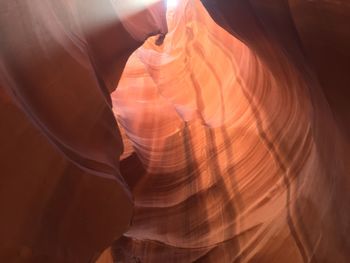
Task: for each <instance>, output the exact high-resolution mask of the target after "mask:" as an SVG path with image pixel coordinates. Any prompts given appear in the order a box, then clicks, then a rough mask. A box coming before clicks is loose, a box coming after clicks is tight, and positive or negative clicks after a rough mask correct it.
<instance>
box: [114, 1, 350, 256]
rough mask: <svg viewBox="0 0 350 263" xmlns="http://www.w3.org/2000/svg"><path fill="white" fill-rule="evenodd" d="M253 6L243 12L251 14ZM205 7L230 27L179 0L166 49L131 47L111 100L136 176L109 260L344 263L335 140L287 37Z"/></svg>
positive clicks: (313, 82)
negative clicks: (125, 224)
mask: <svg viewBox="0 0 350 263" xmlns="http://www.w3.org/2000/svg"><path fill="white" fill-rule="evenodd" d="M204 4H207V5H208V3H206V2H204ZM223 5H224V6H225V8H226V9H227V10H232V7H230V6H229V4H223ZM252 6H253V7H252ZM252 6H251V5H246V4H242V5H241V6H240V7H239V8H240V11H241V12H243V13H244V12H246V11H249V12H250V15H251V17H254V15H252V14H254V7H255V8H258V7H256V6H254V5H252ZM229 8H231V9H229ZM248 8H249V10H248ZM208 10H209V11H212V12H211V15H212V17H214V18H215V19H216V21H217V22H218V23H219V24H220V23H221V25H222V26H223V27H225V28H226V29H227V31H225V30H224V29H222V28H221V27H219V26H218V25H217V24H216V23H215V22H214V21H213V20H212V18H211V17H210V15H209V14H208V13H207V11H206V9H205V8H204V6H203V5H202V4H201V2H199V1H181V3H180V5H179V6H178V7H177V8H176V10H174V11H170V12H169V14H168V23H169V24H168V27H169V33H168V35H167V37H166V40H165V42H164V45H163V46H161V47H157V46H156V45H154V44H153V43H154V40H153V39H151V40H149V41H148V42H146V43H145V44H144V45H143V46H142V47H141V48H140V49H138V50H137V51H136V52H135V53H134V54H133V55H132V56H131V57H130V59H129V61H128V63H127V65H126V68H125V71H124V73H123V75H122V77H121V80H120V82H119V86H118V89H117V90H116V91H115V92H114V93H113V94H112V101H113V106H114V111H115V114H116V116H117V118H118V121H119V123H120V124H121V126H122V127H123V129H124V130H125V132H126V135H127V138H128V139H126V140H130V141H129V142H128V143H130V142H131V144H132V145H133V147H134V149H135V151H136V153H137V155H138V157H139V158H140V160H141V162H142V164H143V166H144V167H145V168H146V170H145V171H142V169H141V170H136V169H135V171H134V174H137V173H142V172H143V175H142V177H141V178H138V179H137V180H136V182H135V180H134V182H133V184H132V186H133V195H134V201H135V211H134V217H133V221H132V226H131V228H130V229H129V230H128V231H127V232H126V233H125V234H124V238H122V239H120V240H119V241H117V242H116V243H115V244H114V246H113V249H112V254H113V255H114V257H115V260H117V261H118V260H120V261H122V262H135V261H136V262H194V261H196V262H346V260H347V257H348V255H347V254H346V252H345V247H347V246H348V245H347V244H346V241H345V240H344V239H343V238H342V237H341V235H342V234H341V233H340V232H341V228H338V227H337V226H336V225H337V221H338V220H339V218H338V217H337V216H334V214H333V213H334V207H333V206H334V203H333V202H334V199H336V198H335V196H336V195H337V194H336V193H335V192H334V189H335V188H334V187H335V184H334V181H335V180H337V179H336V177H338V176H341V175H345V173H344V170H343V167H342V163H341V162H342V160H341V158H342V152H341V149H340V147H338V146H339V145H338V144H339V143H341V142H342V139H341V135H340V134H339V133H338V131H337V128H336V123H335V122H334V120H333V117H332V115H331V112H330V108H329V107H328V105H327V103H326V101H325V99H324V97H323V95H322V90H321V89H320V87H319V84H318V81H317V79H316V78H315V76H314V74H313V73H312V71H311V70H310V69H309V66H308V64H307V63H306V61H305V60H304V58H303V55H302V51H301V50H300V44H299V43H298V41H297V40H296V39H293V38H292V37H294V36H295V35H296V33H295V29H294V28H293V29H294V31H293V30H291V32H286V33H284V35H283V34H280V35H277V34H275V35H274V33H275V32H273V29H274V28H273V27H272V30H271V31H272V32H268V33H270V34H271V35H269V34H265V33H264V31H263V29H262V28H263V27H262V26H261V24H260V23H258V22H256V18H255V17H254V19H250V17H249V16H244V14H243V15H241V16H242V17H241V20H239V17H238V22H241V23H242V22H245V26H246V27H247V30H248V29H250V30H251V31H252V33H251V34H249V33H245V32H244V30H243V29H244V28H243V27H241V28H240V30H242V32H240V31H239V30H237V28H238V26H239V24H238V25H237V24H236V27H237V28H236V30H235V27H230V24H229V23H230V19H229V18H230V17H225V13H224V12H220V3H218V4H217V5H216V6H215V8H212V9H211V8H210V5H209V6H208ZM213 11H214V12H213ZM237 12H238V11H237ZM223 22H225V24H224V23H223ZM236 22H237V21H236ZM283 22H284V21H282V22H281V24H282V26H283ZM290 22H291V21H287V24H288V23H289V24H290ZM229 32H232V33H233V34H234V35H237V36H238V37H239V38H241V39H242V40H243V41H245V42H246V43H247V44H244V43H243V42H241V41H240V40H238V39H237V38H235V37H234V36H233V35H231V34H229ZM288 34H289V35H288ZM278 37H280V38H278ZM288 38H290V39H293V40H292V41H291V43H288ZM253 41H254V43H253V44H251V45H250V43H251V42H253ZM325 126H329V127H332V128H330V129H327V128H326V127H325ZM326 138H328V139H329V138H331V142H330V141H328V142H325V140H328V139H326ZM132 174H133V172H132V171H130V170H129V171H128V173H127V174H125V176H126V177H128V176H129V175H130V176H132ZM127 180H128V179H127ZM129 180H131V179H129ZM347 224H348V223H345V225H343V227H345V228H346V225H347ZM344 241H345V242H344ZM343 242H344V243H343ZM138 260H139V261H138Z"/></svg>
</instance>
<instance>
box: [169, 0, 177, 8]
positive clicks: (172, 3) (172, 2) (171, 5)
mask: <svg viewBox="0 0 350 263" xmlns="http://www.w3.org/2000/svg"><path fill="white" fill-rule="evenodd" d="M177 4H178V0H167V6H168V8H174V7H176V6H177Z"/></svg>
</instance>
